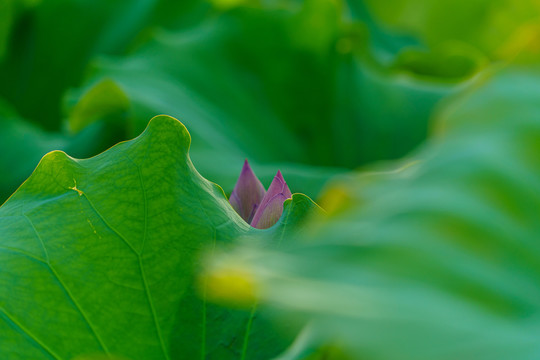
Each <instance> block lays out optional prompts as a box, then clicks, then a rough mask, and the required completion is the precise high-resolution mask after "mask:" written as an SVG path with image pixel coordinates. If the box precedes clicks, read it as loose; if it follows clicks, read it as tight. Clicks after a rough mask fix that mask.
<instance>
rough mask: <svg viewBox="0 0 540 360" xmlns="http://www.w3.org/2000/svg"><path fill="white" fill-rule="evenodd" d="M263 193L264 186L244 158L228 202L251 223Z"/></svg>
mask: <svg viewBox="0 0 540 360" xmlns="http://www.w3.org/2000/svg"><path fill="white" fill-rule="evenodd" d="M264 194H265V190H264V186H263V185H262V184H261V182H260V181H259V179H258V178H257V176H256V175H255V173H253V170H251V167H250V166H249V163H248V161H247V160H246V161H245V162H244V167H243V168H242V172H241V173H240V177H239V178H238V181H237V182H236V185H235V186H234V190H233V192H232V193H231V197H230V198H229V203H230V204H231V205H232V207H233V209H234V210H236V212H237V213H238V214H239V215H240V216H241V217H242V219H244V220H245V221H246V222H247V223H251V220H252V219H253V216H254V215H255V212H256V210H257V207H258V206H259V204H260V203H261V201H262V199H263V197H264Z"/></svg>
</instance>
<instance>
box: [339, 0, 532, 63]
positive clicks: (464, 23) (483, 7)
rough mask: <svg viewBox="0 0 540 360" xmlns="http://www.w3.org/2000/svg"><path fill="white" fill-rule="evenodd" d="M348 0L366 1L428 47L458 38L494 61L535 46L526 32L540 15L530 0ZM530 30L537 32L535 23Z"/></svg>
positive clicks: (385, 19) (380, 16)
mask: <svg viewBox="0 0 540 360" xmlns="http://www.w3.org/2000/svg"><path fill="white" fill-rule="evenodd" d="M349 1H350V2H351V3H362V4H364V3H365V4H366V5H367V6H368V8H369V9H370V10H371V11H373V13H375V14H376V15H377V16H376V17H377V18H378V19H380V20H382V21H383V22H384V23H386V24H387V25H388V26H390V27H391V28H392V29H393V30H394V31H399V32H401V33H408V34H410V35H413V36H417V37H419V38H420V39H422V40H423V41H425V42H426V43H427V45H428V46H430V47H433V46H435V47H441V46H442V47H444V46H446V44H448V43H455V42H461V43H465V44H469V45H471V46H473V47H476V48H477V49H478V50H479V51H481V52H483V53H484V54H485V55H487V56H489V57H490V58H491V59H494V60H500V59H504V60H511V59H513V58H514V57H515V56H516V54H517V53H519V52H520V51H523V50H525V49H526V48H527V47H530V46H534V47H537V46H536V45H535V44H534V41H532V42H531V41H530V40H532V39H530V38H529V37H528V35H527V34H526V33H527V32H529V31H530V30H533V29H532V28H531V27H530V26H529V25H531V24H537V23H538V19H539V18H540V6H539V4H538V2H537V1H535V0H523V1H512V0H442V1H430V0H394V1H392V2H391V6H389V4H388V3H387V2H381V1H376V0H349ZM523 30H526V31H525V32H524V31H523ZM534 32H535V33H536V34H537V36H538V34H540V31H539V29H538V28H536V29H534ZM524 39H525V40H526V43H523V42H522V40H524ZM529 42H531V43H530V44H529ZM512 44H518V45H519V46H518V47H513V46H511V45H512ZM537 59H538V57H537Z"/></svg>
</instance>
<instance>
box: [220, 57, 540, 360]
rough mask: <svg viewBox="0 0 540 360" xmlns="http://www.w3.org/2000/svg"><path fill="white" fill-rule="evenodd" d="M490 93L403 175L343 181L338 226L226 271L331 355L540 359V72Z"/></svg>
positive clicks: (319, 226) (507, 77) (316, 228)
mask: <svg viewBox="0 0 540 360" xmlns="http://www.w3.org/2000/svg"><path fill="white" fill-rule="evenodd" d="M483 82H484V84H483V85H482V86H478V87H477V88H476V89H474V90H470V91H469V92H467V93H466V94H464V95H462V96H459V97H457V98H455V99H454V100H453V101H452V102H449V103H448V104H447V106H446V107H445V109H444V110H443V111H442V112H441V114H440V116H439V118H438V119H439V121H438V122H437V125H438V126H437V134H438V135H437V136H436V137H435V138H434V139H433V140H431V141H430V142H429V144H428V145H426V146H424V148H423V149H422V150H421V151H419V152H417V153H416V154H415V156H413V157H410V158H408V159H405V160H403V161H402V162H400V163H401V165H403V166H402V167H401V169H399V170H396V171H389V172H380V171H376V172H372V173H370V172H364V173H360V174H359V175H357V176H355V177H350V178H349V179H348V180H346V179H343V180H341V181H337V180H336V182H335V184H334V186H333V187H331V188H330V190H329V191H328V193H327V194H326V197H325V199H327V201H326V204H328V205H327V208H328V210H329V212H330V218H329V219H328V220H327V221H320V220H319V221H317V222H313V223H311V224H309V225H308V226H307V228H308V229H309V231H308V232H306V233H303V234H302V235H301V236H298V238H297V239H296V241H293V240H291V239H288V241H286V242H285V243H286V244H289V247H288V249H283V250H282V251H275V250H268V249H267V250H260V249H259V250H257V249H254V248H252V247H242V248H239V249H237V252H236V253H234V254H233V253H228V254H227V255H222V258H220V259H219V263H221V264H236V266H240V267H242V268H243V269H244V271H245V272H246V273H247V274H249V275H250V276H251V278H252V281H253V282H254V286H255V288H256V289H258V295H259V297H260V302H261V307H262V306H263V305H266V306H267V307H271V308H273V307H277V309H281V311H284V310H287V311H286V314H287V316H288V318H289V319H290V318H291V316H297V317H300V318H302V319H305V318H310V319H312V324H311V326H312V330H311V332H312V334H311V336H313V337H314V338H315V339H316V340H317V341H318V342H319V344H321V343H322V344H324V343H325V342H331V343H337V344H339V345H340V346H341V347H342V348H343V349H346V350H347V352H348V353H349V354H350V355H351V356H352V357H353V358H362V359H415V360H418V359H475V360H477V359H509V358H512V359H531V358H536V357H537V356H538V354H539V353H540V347H539V345H538V340H537V336H536V335H537V334H538V332H539V331H540V329H539V325H538V324H539V321H538V320H539V319H538V314H539V309H540V302H539V300H538V299H540V291H539V286H538V278H539V276H540V273H539V267H538V264H539V262H540V259H539V254H540V247H539V245H538V241H537V239H538V236H539V234H540V222H539V221H538V209H539V208H540V180H539V179H540V158H539V157H538V156H537V154H539V153H540V116H539V114H538V105H537V103H538V101H537V100H538V97H539V96H540V85H539V84H540V71H539V70H538V69H530V68H526V69H509V70H505V71H503V72H502V73H500V74H497V75H496V76H495V77H493V78H491V77H487V76H486V77H485V78H484V79H483ZM323 206H324V203H323ZM212 271H226V267H224V268H221V269H220V268H217V269H213V270H212ZM307 344H310V342H307ZM310 346H312V345H310ZM298 358H299V359H301V358H302V357H298Z"/></svg>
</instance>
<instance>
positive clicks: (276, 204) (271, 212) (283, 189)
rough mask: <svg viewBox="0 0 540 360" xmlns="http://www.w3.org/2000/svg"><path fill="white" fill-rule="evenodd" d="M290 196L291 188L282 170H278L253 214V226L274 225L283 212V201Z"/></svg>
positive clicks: (261, 227) (263, 227)
mask: <svg viewBox="0 0 540 360" xmlns="http://www.w3.org/2000/svg"><path fill="white" fill-rule="evenodd" d="M290 197H291V190H289V187H288V186H287V183H286V182H285V179H284V178H283V175H281V171H278V172H277V174H276V176H275V177H274V180H272V183H271V184H270V187H269V188H268V191H267V192H266V194H265V195H264V197H263V199H262V200H261V203H260V205H259V206H258V208H257V211H256V212H255V215H254V216H253V220H252V221H251V226H253V227H255V228H257V229H266V228H269V227H270V226H272V225H274V224H275V223H276V222H277V221H278V220H279V218H280V217H281V214H282V213H283V202H284V201H285V200H287V199H288V198H290Z"/></svg>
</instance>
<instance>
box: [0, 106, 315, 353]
mask: <svg viewBox="0 0 540 360" xmlns="http://www.w3.org/2000/svg"><path fill="white" fill-rule="evenodd" d="M189 145H190V135H189V134H188V132H187V130H186V129H185V127H184V126H183V125H182V124H181V123H180V122H178V121H177V120H175V119H173V118H170V117H168V116H158V117H155V118H153V119H152V120H151V122H150V124H149V125H148V127H147V129H146V130H145V132H144V133H143V134H142V135H141V136H139V137H137V138H136V139H134V140H131V141H128V142H124V143H121V144H118V145H116V146H114V147H113V148H111V149H109V150H107V151H106V152H104V153H102V154H100V155H98V156H96V157H93V158H90V159H85V160H77V159H74V158H71V157H69V156H68V155H66V154H65V153H63V152H59V151H54V152H51V153H49V154H47V155H46V156H45V157H44V158H43V159H42V161H41V162H40V164H39V165H38V167H37V168H36V170H35V171H34V173H33V174H32V176H30V178H29V179H28V180H27V181H26V182H25V183H24V184H23V185H22V186H21V187H20V188H19V190H18V191H17V192H16V193H15V194H14V195H13V196H12V197H11V198H10V199H9V200H8V201H7V202H6V203H5V204H4V205H3V206H2V207H0V263H1V264H2V272H1V275H0V289H1V291H0V333H1V334H2V336H1V337H0V354H1V357H2V358H9V359H19V358H20V359H50V358H52V359H72V358H74V357H76V356H85V355H92V354H99V353H102V354H112V355H115V356H124V357H127V358H129V359H179V358H181V359H196V358H213V359H247V358H250V359H268V358H271V357H272V356H274V355H277V354H278V353H279V352H280V351H281V350H282V349H284V347H285V346H286V345H287V343H288V342H289V341H290V339H289V338H288V336H287V335H286V334H287V332H283V331H281V327H280V330H278V329H277V328H276V327H275V326H273V325H270V324H268V323H267V322H266V320H265V318H264V317H263V316H262V315H260V314H259V313H258V312H254V311H244V310H241V309H239V310H234V309H226V308H223V307H220V306H217V305H212V304H208V303H207V301H206V298H205V293H206V290H205V289H206V286H205V285H204V284H200V283H198V282H197V281H196V277H195V276H194V274H195V272H196V271H197V270H198V268H199V266H200V264H199V263H200V261H199V254H200V253H201V252H202V251H203V250H204V251H207V250H210V249H212V248H214V247H217V246H219V245H223V244H227V243H232V242H233V240H234V239H236V238H237V237H240V236H243V237H250V238H252V239H253V240H254V241H257V239H262V237H264V238H270V239H272V238H276V239H277V238H278V236H279V239H283V238H285V237H286V236H287V234H288V233H289V232H294V229H295V228H298V227H299V226H300V225H301V223H302V222H303V219H304V218H305V217H306V216H308V213H309V212H310V211H311V210H310V209H316V205H315V204H313V202H311V200H309V199H308V198H307V197H306V196H304V195H301V194H295V195H294V196H293V198H292V200H289V202H288V203H287V204H286V206H285V210H284V214H283V217H282V219H281V220H280V222H279V223H278V224H277V225H275V226H273V227H271V228H270V229H268V230H265V231H261V230H257V229H254V228H252V227H250V226H249V225H248V224H247V223H245V222H244V221H243V220H242V219H241V218H240V217H239V216H238V215H237V214H236V212H235V211H234V210H233V209H232V207H231V206H230V205H229V203H228V201H227V198H226V197H225V195H224V193H223V190H222V189H221V188H220V187H219V186H218V185H216V184H214V183H211V182H209V181H207V180H206V179H204V178H203V177H202V176H201V175H199V173H198V172H197V171H196V170H195V168H194V166H193V164H192V163H191V160H190V158H189V155H188V148H189ZM272 234H275V235H272ZM262 235H264V236H262ZM261 236H262V237H261ZM259 241H263V240H259ZM282 327H283V328H285V330H286V329H287V324H286V322H285V323H284V324H283V326H282Z"/></svg>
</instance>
